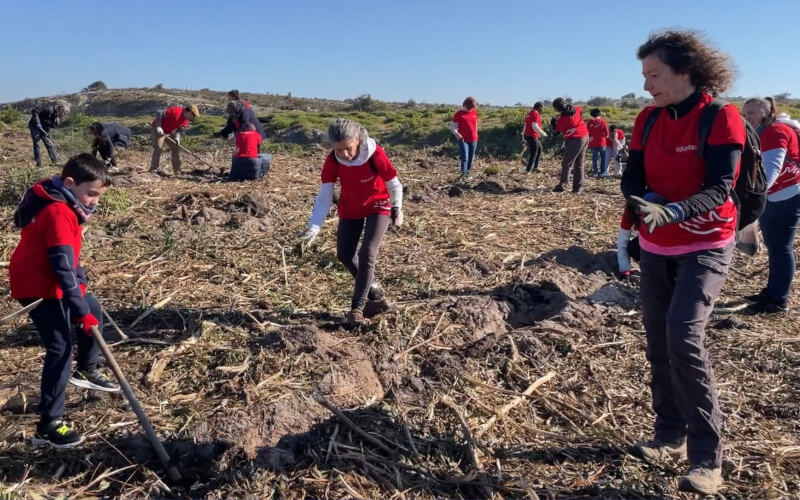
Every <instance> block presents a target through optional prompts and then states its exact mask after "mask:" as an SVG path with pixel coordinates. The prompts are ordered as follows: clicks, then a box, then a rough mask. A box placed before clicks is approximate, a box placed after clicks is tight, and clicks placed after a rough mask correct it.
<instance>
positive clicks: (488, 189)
mask: <svg viewBox="0 0 800 500" xmlns="http://www.w3.org/2000/svg"><path fill="white" fill-rule="evenodd" d="M473 189H474V190H475V191H478V192H480V193H490V194H504V193H505V192H506V184H505V182H503V181H500V180H496V181H495V180H486V181H481V182H480V183H478V185H476V186H475V187H474V188H473Z"/></svg>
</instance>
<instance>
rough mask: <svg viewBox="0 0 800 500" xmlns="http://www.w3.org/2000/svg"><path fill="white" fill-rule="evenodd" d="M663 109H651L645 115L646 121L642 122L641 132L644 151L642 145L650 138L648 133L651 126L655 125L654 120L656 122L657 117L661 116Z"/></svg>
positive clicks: (651, 128)
mask: <svg viewBox="0 0 800 500" xmlns="http://www.w3.org/2000/svg"><path fill="white" fill-rule="evenodd" d="M662 109H664V108H653V111H651V112H650V114H649V115H647V120H646V121H645V122H644V130H642V149H644V145H645V144H647V138H648V137H650V132H651V131H652V130H653V125H655V124H656V120H658V115H660V114H661V110H662Z"/></svg>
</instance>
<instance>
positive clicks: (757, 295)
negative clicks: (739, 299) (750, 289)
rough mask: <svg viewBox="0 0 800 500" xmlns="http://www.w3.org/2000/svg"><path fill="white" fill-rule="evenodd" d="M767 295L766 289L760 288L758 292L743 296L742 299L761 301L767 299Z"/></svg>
mask: <svg viewBox="0 0 800 500" xmlns="http://www.w3.org/2000/svg"><path fill="white" fill-rule="evenodd" d="M768 298H769V297H767V289H766V288H762V289H761V291H760V292H758V293H755V294H753V295H747V296H745V297H744V300H749V301H750V302H761V301H762V300H764V299H768Z"/></svg>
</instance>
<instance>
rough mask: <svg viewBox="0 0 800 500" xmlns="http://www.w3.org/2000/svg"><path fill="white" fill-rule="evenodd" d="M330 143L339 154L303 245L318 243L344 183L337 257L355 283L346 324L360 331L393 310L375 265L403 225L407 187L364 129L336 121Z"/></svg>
mask: <svg viewBox="0 0 800 500" xmlns="http://www.w3.org/2000/svg"><path fill="white" fill-rule="evenodd" d="M328 137H329V138H330V140H331V142H332V143H333V151H331V153H330V154H329V155H328V156H327V158H326V159H325V163H324V164H323V165H322V184H321V186H320V190H319V194H318V195H317V199H316V201H315V202H314V208H313V210H312V213H311V221H310V222H309V225H308V229H307V230H306V232H305V233H303V235H302V237H301V243H302V244H304V245H308V244H311V243H312V242H313V241H314V240H315V239H316V237H317V235H318V234H319V232H320V229H321V228H322V225H323V224H324V222H325V217H326V216H327V215H328V211H329V210H330V208H331V205H332V204H333V188H334V185H335V184H336V182H337V181H339V184H340V185H341V192H340V194H339V206H338V207H337V211H338V215H339V227H338V231H337V241H336V255H337V257H338V259H339V261H340V262H341V263H342V264H344V266H345V267H346V268H347V270H348V271H349V272H350V274H351V275H352V276H353V277H354V278H355V288H354V290H353V296H352V300H351V302H350V312H349V313H348V315H347V320H346V322H347V324H349V325H351V326H358V325H360V324H362V323H363V322H364V318H369V317H370V316H374V315H376V314H379V313H381V312H384V311H387V310H388V309H389V304H388V302H387V301H386V300H385V299H384V298H383V294H382V292H381V289H380V287H379V286H378V284H377V283H376V282H375V263H376V261H377V258H378V247H379V246H380V244H381V241H383V237H384V235H385V234H386V230H387V229H388V228H389V223H390V222H391V223H392V224H393V225H394V226H395V227H400V226H402V225H403V211H402V205H403V186H402V184H400V180H399V179H398V178H397V170H396V169H395V168H394V165H392V162H391V161H390V160H389V157H388V156H387V155H386V152H385V151H384V150H383V148H382V147H381V146H380V145H379V144H378V143H377V142H375V139H373V138H371V137H369V134H367V130H366V129H365V128H364V127H363V126H362V125H361V124H360V123H358V122H355V121H352V120H346V119H342V118H340V119H337V120H334V121H333V122H332V123H331V125H330V127H328ZM362 235H363V238H362ZM359 240H361V247H360V248H358V243H359ZM357 248H358V252H356V249H357Z"/></svg>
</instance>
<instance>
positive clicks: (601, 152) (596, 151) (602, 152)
mask: <svg viewBox="0 0 800 500" xmlns="http://www.w3.org/2000/svg"><path fill="white" fill-rule="evenodd" d="M591 150H592V174H594V175H597V174H598V173H600V172H601V171H602V173H605V172H606V148H601V147H592V148H591ZM597 160H600V168H597Z"/></svg>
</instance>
